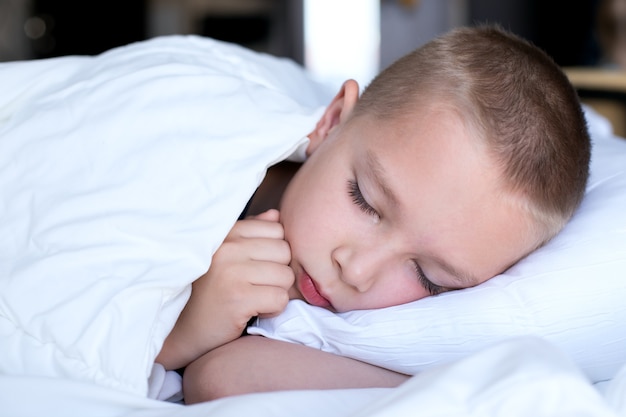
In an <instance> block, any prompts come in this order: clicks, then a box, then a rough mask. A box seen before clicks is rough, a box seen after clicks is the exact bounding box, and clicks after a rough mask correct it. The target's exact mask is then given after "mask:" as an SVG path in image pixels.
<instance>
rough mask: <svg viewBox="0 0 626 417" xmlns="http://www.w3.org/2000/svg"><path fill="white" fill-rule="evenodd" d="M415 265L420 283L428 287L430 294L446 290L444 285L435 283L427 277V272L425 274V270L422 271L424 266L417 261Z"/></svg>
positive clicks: (414, 262)
mask: <svg viewBox="0 0 626 417" xmlns="http://www.w3.org/2000/svg"><path fill="white" fill-rule="evenodd" d="M413 265H414V266H415V272H416V273H417V279H418V280H419V282H420V284H422V286H423V287H424V288H425V289H426V291H427V292H428V294H430V295H437V294H441V293H442V292H444V291H445V289H444V288H443V287H441V286H439V285H437V284H435V283H433V282H432V281H431V280H429V279H428V277H426V274H424V271H422V268H421V267H420V266H419V264H418V263H417V261H413Z"/></svg>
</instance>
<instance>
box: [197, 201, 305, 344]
mask: <svg viewBox="0 0 626 417" xmlns="http://www.w3.org/2000/svg"><path fill="white" fill-rule="evenodd" d="M278 219H279V212H278V211H277V210H269V211H266V212H265V213H262V214H259V215H258V216H255V217H251V218H248V219H246V220H241V221H238V222H237V223H236V224H235V226H234V227H233V228H232V229H231V231H230V233H229V234H228V236H227V237H226V239H225V240H224V243H222V245H221V246H220V248H219V249H218V250H217V252H216V253H215V255H213V260H212V263H211V268H210V269H209V271H208V272H207V273H206V274H205V275H204V276H202V277H201V278H200V279H199V280H198V281H196V282H195V283H194V288H193V291H195V292H196V293H200V292H202V293H203V295H202V298H203V300H204V301H205V302H206V303H210V306H207V307H208V308H207V309H210V310H211V314H210V315H208V316H205V319H206V320H210V321H211V322H215V324H217V323H220V324H221V326H220V327H221V328H222V330H223V332H224V335H225V338H228V339H229V340H228V341H230V340H232V339H235V338H237V337H238V336H239V335H241V333H242V331H243V330H244V329H245V326H246V324H247V323H248V321H249V320H250V318H251V317H254V316H257V315H260V314H263V315H275V314H278V313H280V312H282V311H283V310H284V309H285V307H286V306H287V302H288V301H289V296H288V291H289V289H290V288H291V286H292V285H293V283H294V273H293V270H292V269H291V268H290V267H289V266H288V265H289V262H290V260H291V250H290V249H289V244H288V243H287V242H286V241H285V240H284V231H283V227H282V225H281V224H280V223H278ZM212 327H213V328H215V327H214V326H212ZM226 335H228V336H226Z"/></svg>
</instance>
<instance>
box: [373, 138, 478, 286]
mask: <svg viewBox="0 0 626 417" xmlns="http://www.w3.org/2000/svg"><path fill="white" fill-rule="evenodd" d="M365 163H366V164H367V166H368V168H369V170H370V172H371V173H372V175H371V177H372V179H373V180H374V182H375V185H376V186H377V187H378V188H379V189H380V190H381V192H382V193H383V195H384V196H385V197H386V198H387V200H389V202H390V204H391V205H393V206H396V207H397V206H398V201H399V200H398V198H397V197H396V194H395V193H394V192H393V190H392V189H391V188H390V187H389V185H388V181H387V178H386V173H385V169H384V168H383V165H382V164H381V163H380V161H379V160H378V157H377V156H376V154H374V152H372V150H371V149H368V150H366V151H365ZM433 259H434V260H435V262H436V263H437V264H439V266H440V267H441V269H443V270H444V271H446V272H447V273H448V274H450V275H451V276H452V277H454V278H455V280H456V281H457V282H458V283H459V284H460V288H469V287H473V286H475V285H478V284H479V283H480V280H479V279H478V278H477V277H476V276H474V275H473V274H471V273H469V272H467V271H461V270H459V269H458V268H455V267H454V266H453V265H451V264H450V263H448V262H447V261H446V260H444V259H442V258H440V257H434V258H433ZM444 287H445V286H444Z"/></svg>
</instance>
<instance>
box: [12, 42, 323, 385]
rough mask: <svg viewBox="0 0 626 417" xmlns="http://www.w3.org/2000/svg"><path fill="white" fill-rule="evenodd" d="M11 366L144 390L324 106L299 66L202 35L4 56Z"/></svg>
mask: <svg viewBox="0 0 626 417" xmlns="http://www.w3.org/2000/svg"><path fill="white" fill-rule="evenodd" d="M0 90H1V91H2V95H0V219H2V220H1V222H0V339H1V340H2V343H1V344H0V373H1V374H3V375H20V376H28V375H30V376H42V377H62V378H67V379H73V380H77V381H86V382H93V383H97V384H99V385H102V386H106V387H112V388H116V389H119V390H123V391H126V392H129V393H133V394H137V395H146V393H147V379H148V376H149V375H150V371H151V369H152V364H153V362H154V358H155V357H156V355H157V354H158V352H159V350H160V348H161V345H162V343H163V340H164V339H165V337H166V335H167V334H168V333H169V331H170V329H171V328H172V327H173V325H174V323H175V321H176V318H177V316H178V314H179V312H180V311H181V309H182V308H183V306H184V305H185V302H186V300H187V297H188V296H189V292H190V285H189V284H190V283H191V282H192V281H193V280H194V279H196V278H197V277H199V276H200V275H201V274H203V273H204V272H205V271H206V270H207V269H208V267H209V264H210V260H211V256H212V254H213V252H214V251H215V249H216V248H217V247H218V246H219V245H220V244H221V242H222V240H223V239H224V236H225V235H226V233H227V232H228V231H229V230H230V228H231V226H232V225H233V223H234V222H235V221H236V219H237V217H238V215H239V214H240V212H241V210H242V209H243V207H244V206H245V203H246V202H247V200H248V199H249V197H250V196H251V195H252V193H253V192H254V190H255V189H256V187H257V186H258V184H259V182H260V181H261V179H262V178H263V176H264V174H265V170H266V168H267V167H268V166H269V165H271V164H273V163H275V162H277V161H279V160H282V159H284V158H285V157H287V156H288V155H290V154H291V153H293V152H294V151H295V150H296V149H297V148H298V146H299V145H301V144H302V143H305V139H303V138H305V136H306V135H307V134H308V133H309V132H310V131H311V129H312V128H313V127H314V125H315V122H316V121H317V119H318V118H319V116H320V113H319V111H320V109H322V108H323V106H321V101H322V100H323V99H324V98H325V96H323V89H316V88H315V83H313V82H312V81H311V80H309V79H308V78H307V77H306V74H305V73H304V71H302V69H301V68H299V67H297V66H296V65H295V64H293V63H292V62H290V61H284V60H279V59H277V58H272V57H269V56H264V55H259V54H255V53H253V52H251V51H248V50H245V49H243V48H241V47H238V46H235V45H229V44H224V43H220V42H216V41H212V40H209V39H202V38H198V37H166V38H161V39H156V40H151V41H147V42H144V43H139V44H134V45H130V46H128V47H123V48H118V49H116V50H112V51H110V52H107V53H105V54H103V55H100V56H97V57H65V58H57V59H50V60H43V61H32V62H15V63H8V64H2V65H0Z"/></svg>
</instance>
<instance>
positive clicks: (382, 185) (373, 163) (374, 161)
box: [365, 149, 398, 206]
mask: <svg viewBox="0 0 626 417" xmlns="http://www.w3.org/2000/svg"><path fill="white" fill-rule="evenodd" d="M365 163H366V164H367V166H368V168H369V171H370V172H371V173H372V179H373V180H374V182H375V183H376V186H377V187H378V188H379V189H380V191H382V193H383V195H384V196H385V197H386V198H387V200H389V202H390V203H391V205H393V206H397V205H398V198H397V197H396V195H395V193H394V192H393V190H392V189H391V188H390V187H389V185H387V184H388V181H387V178H386V174H385V170H384V168H383V166H382V164H381V163H380V161H379V160H378V157H376V155H375V154H374V152H372V150H371V149H368V150H367V151H365Z"/></svg>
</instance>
